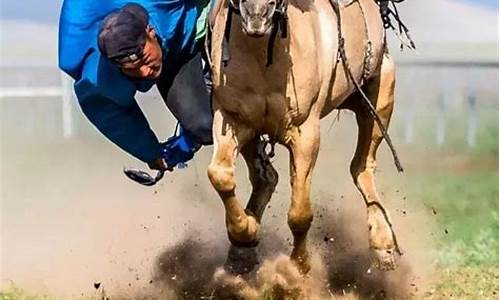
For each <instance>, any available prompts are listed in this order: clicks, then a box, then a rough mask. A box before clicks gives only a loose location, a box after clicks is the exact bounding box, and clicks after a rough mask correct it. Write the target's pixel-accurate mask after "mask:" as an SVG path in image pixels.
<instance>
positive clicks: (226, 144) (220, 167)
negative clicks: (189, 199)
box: [208, 110, 259, 247]
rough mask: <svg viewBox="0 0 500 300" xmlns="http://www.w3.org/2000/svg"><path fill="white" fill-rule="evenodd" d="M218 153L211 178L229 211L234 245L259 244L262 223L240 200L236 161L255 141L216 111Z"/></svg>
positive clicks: (209, 170)
mask: <svg viewBox="0 0 500 300" xmlns="http://www.w3.org/2000/svg"><path fill="white" fill-rule="evenodd" d="M213 136H214V153H213V157H212V162H211V163H210V165H209V166H208V177H209V178H210V182H211V183H212V185H213V187H214V188H215V189H216V190H217V192H218V194H219V196H220V197H221V199H222V202H223V203H224V207H225V209H226V227H227V232H228V237H229V240H230V241H231V243H232V244H233V245H235V246H239V247H251V246H255V245H256V244H257V233H258V231H259V224H258V222H257V220H256V219H255V217H253V216H251V215H249V214H247V213H246V212H245V210H244V209H243V207H242V206H241V204H240V203H239V202H238V199H237V198H236V194H235V189H236V177H235V166H234V163H235V160H236V157H237V155H238V153H239V151H240V150H241V148H242V147H243V146H244V145H245V144H246V143H247V142H248V141H249V140H250V139H251V138H252V136H253V133H252V130H250V129H249V128H248V127H246V126H244V125H241V124H237V123H236V122H234V120H232V118H231V117H230V116H228V115H227V114H224V113H223V112H222V111H220V110H216V111H215V114H214V123H213Z"/></svg>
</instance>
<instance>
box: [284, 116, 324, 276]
mask: <svg viewBox="0 0 500 300" xmlns="http://www.w3.org/2000/svg"><path fill="white" fill-rule="evenodd" d="M311 119H312V120H311ZM287 146H288V149H289V151H290V182H291V185H292V199H291V200H292V201H291V205H290V209H289V211H288V225H289V226H290V230H291V231H292V234H293V251H292V255H291V258H292V260H293V261H294V262H295V263H296V264H297V266H298V267H299V270H300V271H301V272H302V273H304V274H305V273H307V272H308V271H309V269H310V264H309V253H308V250H307V232H308V231H309V228H310V227H311V222H312V220H313V211H312V206H311V201H310V192H311V177H312V171H313V168H314V165H315V163H316V159H317V157H318V150H319V118H313V117H312V116H311V117H310V119H309V120H307V121H306V122H305V123H304V124H303V125H301V126H300V127H299V128H295V129H294V130H293V131H292V133H291V139H290V143H289V144H288V145H287Z"/></svg>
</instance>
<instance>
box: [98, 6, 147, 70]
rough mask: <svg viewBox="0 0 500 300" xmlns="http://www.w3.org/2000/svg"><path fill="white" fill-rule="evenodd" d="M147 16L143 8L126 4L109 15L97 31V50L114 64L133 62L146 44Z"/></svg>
mask: <svg viewBox="0 0 500 300" xmlns="http://www.w3.org/2000/svg"><path fill="white" fill-rule="evenodd" d="M148 24H149V15H148V12H147V11H146V9H145V8H144V7H142V6H141V5H139V4H136V3H128V4H126V5H125V6H124V7H122V8H121V9H120V10H119V11H117V12H113V13H111V14H109V15H108V16H107V17H106V18H105V19H104V21H103V22H102V24H101V28H100V30H99V36H98V40H99V49H100V50H101V52H102V53H103V54H104V55H105V56H106V57H107V58H109V59H111V60H113V61H115V62H123V60H126V61H133V60H136V59H137V58H139V57H140V55H141V54H142V50H143V48H144V44H145V43H146V38H147V34H146V28H147V26H148Z"/></svg>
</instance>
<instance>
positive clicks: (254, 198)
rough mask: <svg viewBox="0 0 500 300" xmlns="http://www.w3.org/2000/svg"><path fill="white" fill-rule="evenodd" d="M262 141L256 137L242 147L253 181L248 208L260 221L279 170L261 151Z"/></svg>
mask: <svg viewBox="0 0 500 300" xmlns="http://www.w3.org/2000/svg"><path fill="white" fill-rule="evenodd" d="M261 143H262V142H261V141H260V140H259V138H256V139H253V140H252V141H250V142H248V143H247V144H246V145H245V146H244V147H243V148H242V149H241V154H242V155H243V158H244V159H245V162H246V164H247V167H248V176H249V178H250V182H251V183H252V194H251V195H250V199H249V200H248V204H247V207H246V210H247V212H250V213H251V214H253V215H254V216H255V218H256V219H257V221H258V222H259V223H260V221H261V219H262V215H263V214H264V210H265V209H266V205H267V203H269V200H270V199H271V196H272V195H273V193H274V190H275V188H276V185H277V184H278V172H277V171H276V170H275V169H274V167H273V165H272V164H271V161H269V158H267V157H266V155H265V154H264V153H260V152H261V151H262V150H263V149H260V148H261V146H262V144H261Z"/></svg>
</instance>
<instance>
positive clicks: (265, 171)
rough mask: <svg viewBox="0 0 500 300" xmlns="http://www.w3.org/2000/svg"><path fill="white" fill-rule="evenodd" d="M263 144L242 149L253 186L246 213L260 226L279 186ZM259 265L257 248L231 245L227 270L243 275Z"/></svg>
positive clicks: (252, 141)
mask: <svg viewBox="0 0 500 300" xmlns="http://www.w3.org/2000/svg"><path fill="white" fill-rule="evenodd" d="M260 148H261V142H260V140H259V138H255V139H253V140H251V141H250V142H248V143H247V144H246V145H245V146H243V148H242V149H241V154H242V155H243V158H244V159H245V162H246V164H247V167H248V175H249V178H250V182H251V184H252V194H251V195H250V199H249V200H248V204H247V207H246V210H245V212H246V213H247V214H249V215H251V216H253V217H255V218H256V220H257V223H258V224H260V222H261V219H262V215H263V214H264V210H265V209H266V206H267V203H269V200H270V199H271V196H272V195H273V192H274V190H275V188H276V185H277V184H278V172H277V171H276V170H275V169H274V167H273V166H272V164H271V162H270V161H269V160H268V159H266V157H264V156H263V154H262V153H260V152H261V151H262V150H263V149H260ZM258 263H259V261H258V258H257V252H256V250H255V248H241V247H237V246H234V245H231V247H230V249H229V252H228V257H227V260H226V264H225V266H226V269H228V270H230V271H231V272H233V273H237V274H242V273H247V272H250V271H252V270H253V269H254V268H255V266H256V265H257V264H258Z"/></svg>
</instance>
